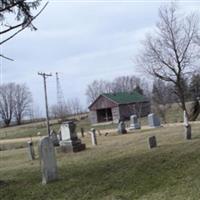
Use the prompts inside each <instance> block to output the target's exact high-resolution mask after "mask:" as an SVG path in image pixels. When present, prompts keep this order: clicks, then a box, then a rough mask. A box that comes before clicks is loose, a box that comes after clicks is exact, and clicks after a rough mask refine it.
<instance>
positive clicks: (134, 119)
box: [129, 115, 141, 130]
mask: <svg viewBox="0 0 200 200" xmlns="http://www.w3.org/2000/svg"><path fill="white" fill-rule="evenodd" d="M140 128H141V127H140V122H139V121H138V118H137V115H131V117H130V128H129V129H130V130H132V129H140Z"/></svg>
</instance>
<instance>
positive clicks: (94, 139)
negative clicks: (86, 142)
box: [91, 128, 97, 146]
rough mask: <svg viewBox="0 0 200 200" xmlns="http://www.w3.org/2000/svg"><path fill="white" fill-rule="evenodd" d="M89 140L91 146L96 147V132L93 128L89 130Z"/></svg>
mask: <svg viewBox="0 0 200 200" xmlns="http://www.w3.org/2000/svg"><path fill="white" fill-rule="evenodd" d="M91 140H92V145H93V146H96V145H97V137H96V130H95V129H94V128H92V129H91Z"/></svg>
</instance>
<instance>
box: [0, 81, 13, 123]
mask: <svg viewBox="0 0 200 200" xmlns="http://www.w3.org/2000/svg"><path fill="white" fill-rule="evenodd" d="M14 97H15V84H14V83H9V84H3V85H1V86H0V115H1V118H2V120H3V121H4V124H5V125H6V126H9V124H10V122H11V120H12V116H13V112H14V106H15V100H14Z"/></svg>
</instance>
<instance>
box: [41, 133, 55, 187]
mask: <svg viewBox="0 0 200 200" xmlns="http://www.w3.org/2000/svg"><path fill="white" fill-rule="evenodd" d="M39 154H40V163H41V171H42V184H47V183H49V182H51V181H54V180H56V179H58V170H57V164H56V156H55V149H54V145H53V142H52V140H51V139H50V138H49V137H48V136H45V137H43V138H41V139H40V141H39Z"/></svg>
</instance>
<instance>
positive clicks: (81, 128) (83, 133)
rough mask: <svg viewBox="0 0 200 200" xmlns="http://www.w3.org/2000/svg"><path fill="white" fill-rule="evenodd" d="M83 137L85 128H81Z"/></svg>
mask: <svg viewBox="0 0 200 200" xmlns="http://www.w3.org/2000/svg"><path fill="white" fill-rule="evenodd" d="M81 136H82V137H84V128H81Z"/></svg>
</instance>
